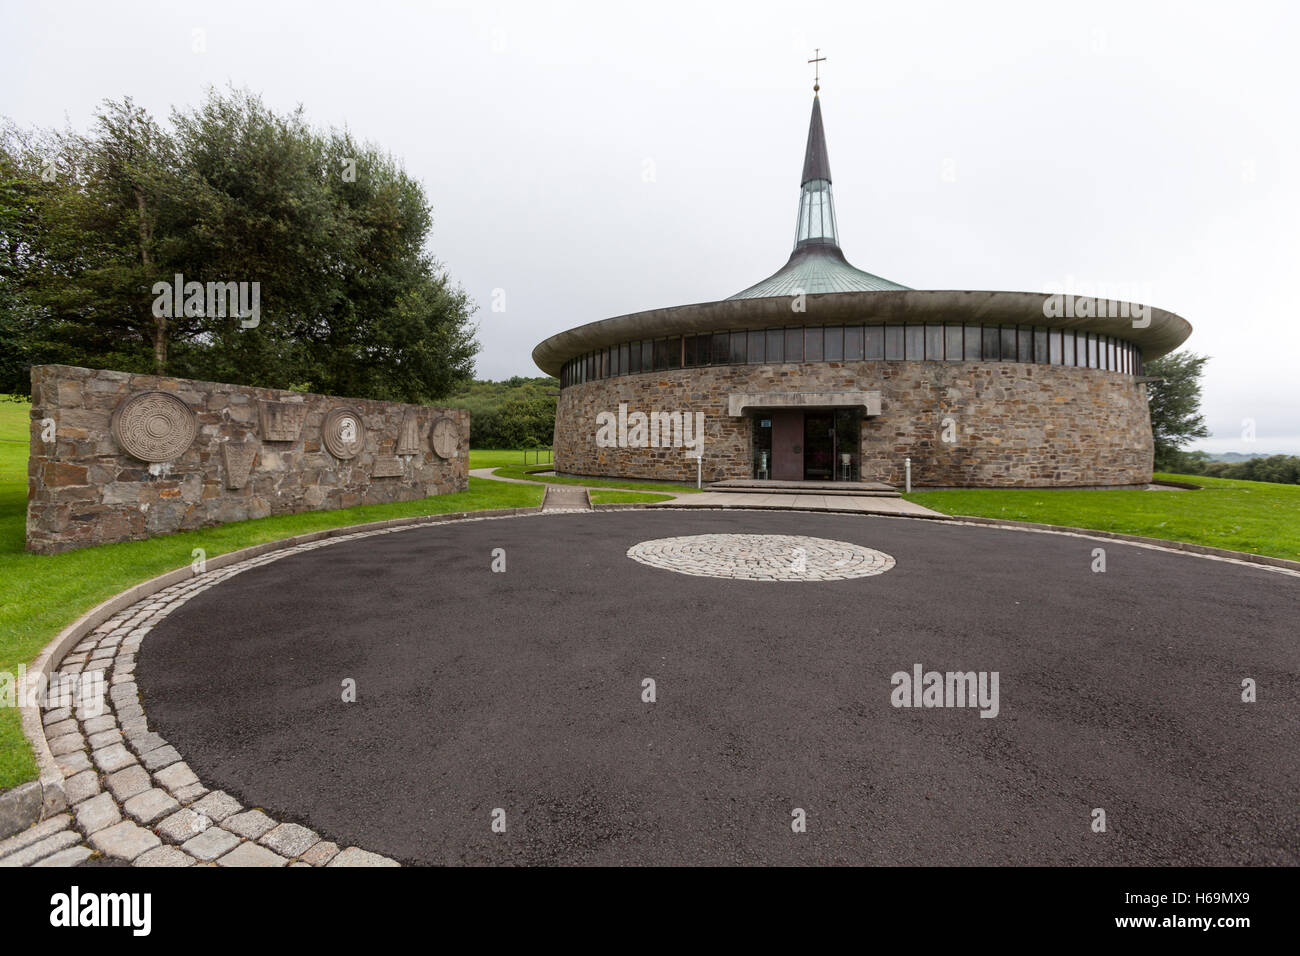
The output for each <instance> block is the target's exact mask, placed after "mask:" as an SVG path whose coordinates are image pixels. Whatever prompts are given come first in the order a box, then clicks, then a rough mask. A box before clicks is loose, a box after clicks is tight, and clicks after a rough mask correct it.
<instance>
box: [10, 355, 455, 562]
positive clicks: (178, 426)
mask: <svg viewBox="0 0 1300 956" xmlns="http://www.w3.org/2000/svg"><path fill="white" fill-rule="evenodd" d="M357 419H360V421H359V422H358V421H357ZM435 436H436V438H435ZM468 454H469V412H467V411H464V410H461V409H444V408H434V407H430V406H423V405H402V404H398V403H395V402H379V401H367V400H363V399H348V398H335V397H331V396H326V395H309V394H304V393H301V392H288V391H280V390H277V389H269V388H249V387H245V386H241V385H220V384H216V383H213V382H196V381H191V380H189V379H180V378H165V377H158V376H153V375H133V374H128V373H126V372H113V371H100V370H92V369H86V368H73V367H70V366H66V365H43V366H37V367H35V368H33V369H32V423H31V454H30V457H29V459H28V467H27V549H28V550H29V551H37V552H41V553H46V554H49V553H54V552H59V551H67V550H71V549H73V548H80V547H85V546H87V545H93V544H103V543H107V542H112V541H126V540H130V539H137V538H148V537H152V536H154V535H158V534H167V533H169V532H173V531H182V530H186V529H189V528H200V527H205V526H208V525H215V524H222V523H224V522H228V521H243V520H246V519H249V518H261V517H265V516H267V515H274V514H292V513H296V512H300V511H312V510H328V509H334V508H349V507H353V506H355V505H362V504H379V503H382V502H389V501H410V500H413V499H416V498H424V497H428V496H430V495H441V494H446V493H448V492H455V491H464V490H465V489H466V488H468V486H469V478H468V474H469V473H468V468H469V457H468ZM141 456H143V457H141ZM158 459H164V460H158Z"/></svg>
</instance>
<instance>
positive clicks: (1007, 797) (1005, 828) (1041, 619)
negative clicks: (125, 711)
mask: <svg viewBox="0 0 1300 956" xmlns="http://www.w3.org/2000/svg"><path fill="white" fill-rule="evenodd" d="M692 534H713V535H724V536H726V535H741V534H745V535H751V534H759V535H765V536H771V535H794V536H806V537H809V538H819V539H827V540H828V541H831V542H842V543H844V544H847V545H850V546H853V547H856V548H866V549H870V550H871V551H872V552H879V553H880V554H882V555H885V556H887V557H888V558H889V559H892V560H893V561H894V564H893V565H891V566H888V567H885V566H884V565H879V566H878V567H879V573H875V574H873V575H871V576H864V577H855V578H852V579H849V580H808V581H789V580H782V581H766V580H765V581H753V580H720V579H718V578H716V577H708V576H700V575H697V574H695V573H688V574H679V573H675V572H673V571H669V570H664V569H662V568H659V567H652V566H648V565H647V564H644V563H641V562H640V561H634V560H631V559H630V558H628V557H627V551H628V550H629V549H630V548H632V547H633V546H636V545H638V544H643V543H645V542H648V541H655V540H657V539H660V538H672V537H678V536H683V535H692ZM1098 547H1102V548H1104V549H1105V551H1106V557H1107V569H1106V572H1105V573H1094V572H1093V570H1092V567H1093V566H1094V562H1095V560H1096V556H1095V553H1094V551H1095V549H1096V548H1098ZM497 548H500V549H503V550H504V556H505V561H506V565H505V571H504V573H493V571H492V570H491V566H492V563H493V561H492V555H493V553H494V549H497ZM665 553H668V552H665ZM671 553H672V554H680V553H682V552H680V551H679V550H677V549H673V550H672V551H671ZM694 553H695V554H697V555H698V556H699V560H700V561H701V562H702V564H701V567H703V566H704V565H705V564H707V563H708V562H710V561H712V562H715V563H716V561H717V560H719V553H717V552H714V553H710V552H709V550H708V549H707V548H702V549H697V550H696V551H695V552H694ZM722 556H723V557H725V558H726V560H728V561H733V562H734V561H736V560H741V558H737V555H736V553H735V551H734V549H732V550H730V551H728V552H726V553H725V554H723V555H722ZM833 557H834V549H831V550H829V551H828V552H827V555H826V560H828V561H831V559H832V558H833ZM742 558H743V556H742ZM688 559H689V556H688ZM823 563H824V562H823ZM831 563H832V565H833V564H834V562H833V561H831ZM1298 588H1300V577H1297V576H1296V575H1294V574H1284V573H1279V572H1275V571H1268V570H1264V569H1260V568H1256V567H1246V566H1241V565H1238V564H1234V563H1231V562H1226V561H1217V560H1208V559H1204V558H1197V557H1192V556H1189V555H1183V554H1174V553H1170V552H1167V551H1163V550H1159V549H1154V548H1149V547H1140V546H1134V545H1126V544H1122V543H1119V542H1115V541H1098V540H1096V539H1089V538H1083V537H1076V536H1068V535H1055V534H1043V533H1026V532H1017V531H1009V530H1003V529H995V528H983V527H975V526H969V525H960V524H957V523H955V522H937V521H905V520H898V519H892V518H885V517H858V516H850V515H837V514H825V515H818V514H806V513H780V512H746V511H685V512H684V511H675V512H665V511H649V510H639V511H622V512H597V513H588V514H554V515H532V516H527V517H520V518H508V519H501V520H476V521H468V522H463V523H461V522H457V523H454V524H441V525H436V526H425V527H423V528H419V529H415V530H407V531H401V532H398V533H381V534H374V535H370V536H365V537H357V538H355V539H350V540H347V541H344V542H342V543H338V544H332V545H330V546H329V547H321V548H317V549H311V550H304V551H301V552H298V553H295V554H292V555H290V556H288V557H285V558H283V559H281V560H274V561H268V562H266V563H264V564H262V565H259V566H256V567H253V568H250V569H248V570H246V571H244V572H242V573H237V574H234V575H232V576H230V577H228V578H227V579H226V580H224V581H223V582H222V583H220V584H219V585H218V586H215V587H211V588H208V589H206V590H202V591H198V592H196V593H195V594H193V595H192V596H191V597H190V598H189V599H188V600H187V601H186V602H185V603H183V604H182V605H180V606H178V607H176V608H174V609H172V610H171V612H170V613H169V614H168V616H166V618H165V619H162V620H160V621H158V622H157V623H155V624H153V625H152V631H151V632H150V634H149V636H148V638H147V640H145V642H144V643H143V645H141V646H140V648H139V663H138V665H137V667H136V674H135V677H134V681H138V684H139V688H140V693H141V703H142V707H143V710H144V711H147V713H148V721H149V725H150V728H151V729H152V730H154V731H156V732H157V733H160V734H161V735H162V736H163V737H165V738H166V740H167V741H169V742H170V743H171V744H173V745H174V746H175V748H176V750H177V751H178V752H179V753H180V754H182V755H184V759H185V762H186V764H187V766H188V767H189V768H192V769H193V771H194V773H195V774H196V775H197V777H198V780H199V781H201V785H202V786H204V787H208V788H213V789H217V788H219V789H220V790H222V791H224V792H225V793H227V794H229V795H230V796H231V797H232V798H234V799H235V800H236V801H237V802H238V803H239V805H240V806H241V807H261V808H263V809H264V810H265V812H266V813H267V814H268V815H269V816H271V817H272V818H274V819H275V820H277V821H284V822H292V823H296V824H299V825H300V826H302V827H303V828H305V829H307V830H309V831H310V832H312V833H313V834H320V839H321V840H322V842H324V841H328V842H330V843H332V844H333V845H336V846H346V845H353V846H357V847H365V848H366V849H368V850H371V851H374V852H376V853H380V854H383V855H384V856H387V857H391V858H394V859H398V860H401V861H403V862H410V863H452V864H455V863H461V864H491V863H532V864H546V863H564V864H567V863H591V864H602V863H787V864H807V863H866V864H873V863H874V864H882V863H895V864H918V863H929V864H1071V865H1093V864H1121V865H1129V864H1156V865H1171V864H1183V865H1210V864H1291V865H1294V864H1297V863H1300V856H1298V855H1297V845H1296V841H1295V834H1296V833H1297V832H1298V828H1300V804H1297V801H1296V798H1295V795H1296V793H1297V792H1300V752H1298V751H1297V749H1296V747H1295V740H1296V739H1300V680H1297V677H1298V676H1300V650H1298V649H1297V645H1296V642H1295V635H1294V609H1295V606H1296V596H1297V589H1298ZM130 633H131V632H129V631H128V632H126V634H127V636H124V637H123V642H125V641H126V640H130V639H131V638H130V636H129V635H130ZM109 637H110V640H111V639H112V634H111V632H110V634H109ZM84 652H85V653H88V654H91V655H93V654H94V653H96V652H95V651H94V650H86V651H84ZM92 659H93V657H92ZM918 664H919V665H921V666H922V667H923V668H924V669H925V670H927V671H928V670H931V669H933V670H936V671H940V672H944V671H975V672H986V673H988V672H997V673H998V674H999V675H1000V684H999V687H1000V698H999V707H998V714H997V716H996V717H995V718H992V719H984V718H981V717H980V715H979V712H978V711H977V710H976V709H972V708H969V707H955V708H951V709H948V708H901V707H894V706H891V695H892V694H893V693H894V691H895V688H894V685H893V682H892V679H891V675H893V674H894V673H895V672H902V673H903V674H904V675H906V674H908V673H910V672H911V671H912V669H913V666H914V665H918ZM125 676H127V677H128V678H130V677H131V675H125ZM1245 678H1250V679H1252V680H1255V681H1257V682H1258V686H1259V699H1258V702H1257V703H1250V704H1247V703H1243V702H1242V701H1241V683H1242V680H1243V679H1245ZM646 679H651V680H653V681H654V685H653V686H654V693H655V698H654V702H653V703H649V702H646V700H645V694H646V693H647V690H646V688H647V686H648V685H646V684H645V681H646ZM345 680H346V681H355V682H356V683H355V686H356V688H357V699H356V701H355V702H354V703H345V702H343V701H342V700H341V698H340V686H341V685H342V682H343V681H345ZM128 682H130V681H128ZM119 686H122V685H119ZM128 706H129V702H128ZM87 729H89V728H87ZM141 759H143V756H141ZM1096 808H1101V809H1104V810H1105V812H1106V820H1107V829H1106V832H1105V833H1095V832H1093V831H1092V828H1091V824H1092V820H1093V811H1094V809H1096ZM796 810H803V811H805V813H806V819H807V832H805V833H795V832H792V829H791V820H792V813H795V811H796ZM164 819H165V818H164ZM494 820H504V822H505V824H506V829H505V832H494V830H493V828H492V822H493V821H494ZM259 839H260V838H259ZM241 840H244V841H245V845H247V844H251V843H256V842H258V841H255V840H251V839H249V838H243V837H241ZM183 848H184V847H183V844H182V845H181V849H182V850H183ZM250 852H251V851H250ZM280 855H281V856H284V858H285V859H288V857H287V856H285V854H283V853H282V854H280Z"/></svg>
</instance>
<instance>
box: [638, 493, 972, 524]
mask: <svg viewBox="0 0 1300 956" xmlns="http://www.w3.org/2000/svg"><path fill="white" fill-rule="evenodd" d="M650 507H653V508H666V507H672V508H743V509H750V510H752V509H760V510H768V509H771V510H778V511H790V510H797V511H847V512H853V513H855V514H877V515H910V516H912V517H916V518H942V519H946V518H947V517H948V516H947V515H946V514H943V513H942V512H938V511H932V510H931V509H929V508H926V507H923V506H921V505H918V504H913V503H912V502H910V501H907V500H905V499H903V498H880V497H868V496H866V495H809V494H797V495H796V494H779V493H773V492H754V493H750V492H746V491H740V492H736V491H701V492H699V493H698V494H694V495H681V496H680V497H678V498H677V499H676V500H675V501H672V502H667V501H665V502H662V503H658V504H653V505H650Z"/></svg>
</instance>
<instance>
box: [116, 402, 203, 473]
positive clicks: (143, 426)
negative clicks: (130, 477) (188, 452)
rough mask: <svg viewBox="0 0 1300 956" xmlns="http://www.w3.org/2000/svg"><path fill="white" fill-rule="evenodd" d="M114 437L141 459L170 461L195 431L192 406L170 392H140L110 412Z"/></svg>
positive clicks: (177, 454) (196, 425)
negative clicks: (111, 413)
mask: <svg viewBox="0 0 1300 956" xmlns="http://www.w3.org/2000/svg"><path fill="white" fill-rule="evenodd" d="M112 431H113V437H114V438H116V439H117V443H118V444H119V445H121V446H122V448H123V450H125V451H126V453H127V454H129V455H131V456H132V457H134V458H138V459H140V460H141V461H171V460H172V459H173V458H179V457H180V456H181V455H182V454H183V453H184V452H185V449H187V448H189V447H190V443H191V442H193V441H194V436H195V435H196V434H197V433H198V422H197V419H196V418H195V416H194V412H193V410H192V409H191V408H190V407H189V406H188V405H186V404H185V403H184V402H183V401H181V400H180V399H179V398H177V397H176V396H175V395H173V394H171V393H170V392H139V393H138V394H135V395H132V396H131V397H130V398H128V399H126V400H125V401H123V402H122V404H121V405H119V406H117V410H116V411H115V412H113V422H112Z"/></svg>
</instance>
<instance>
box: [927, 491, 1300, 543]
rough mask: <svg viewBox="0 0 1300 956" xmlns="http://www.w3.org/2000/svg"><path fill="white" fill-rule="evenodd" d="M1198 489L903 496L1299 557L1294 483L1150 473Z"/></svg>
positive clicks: (945, 508)
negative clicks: (1195, 486)
mask: <svg viewBox="0 0 1300 956" xmlns="http://www.w3.org/2000/svg"><path fill="white" fill-rule="evenodd" d="M1156 477H1157V478H1159V479H1164V480H1168V481H1187V482H1192V483H1194V484H1198V485H1202V486H1203V487H1202V488H1201V490H1200V491H1142V490H1137V489H1134V490H1130V489H1123V490H1115V491H1073V490H1068V489H1063V490H1051V489H1043V490H1037V489H1022V488H1015V489H1005V490H1003V489H984V488H979V489H971V490H963V491H915V492H912V493H911V494H909V495H904V496H903V497H905V498H906V499H907V500H908V501H914V502H916V503H917V504H919V505H924V506H925V507H927V508H933V509H934V510H935V511H942V512H943V513H944V514H950V515H976V516H979V517H985V518H1006V519H1008V520H1012V521H1037V522H1040V523H1042V524H1059V525H1069V526H1071V527H1075V528H1091V529H1095V530H1098V531H1115V532H1120V533H1123V534H1136V535H1142V536H1143V537H1147V538H1163V539H1165V540H1167V541H1187V542H1190V543H1192V544H1204V545H1209V546H1210V547H1215V548H1229V549H1231V550H1233V551H1248V552H1250V553H1251V554H1267V555H1271V556H1272V557H1275V558H1288V559H1290V560H1292V561H1300V485H1277V484H1270V483H1267V482H1262V481H1231V480H1228V479H1224V478H1206V477H1204V476H1201V475H1156Z"/></svg>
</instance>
